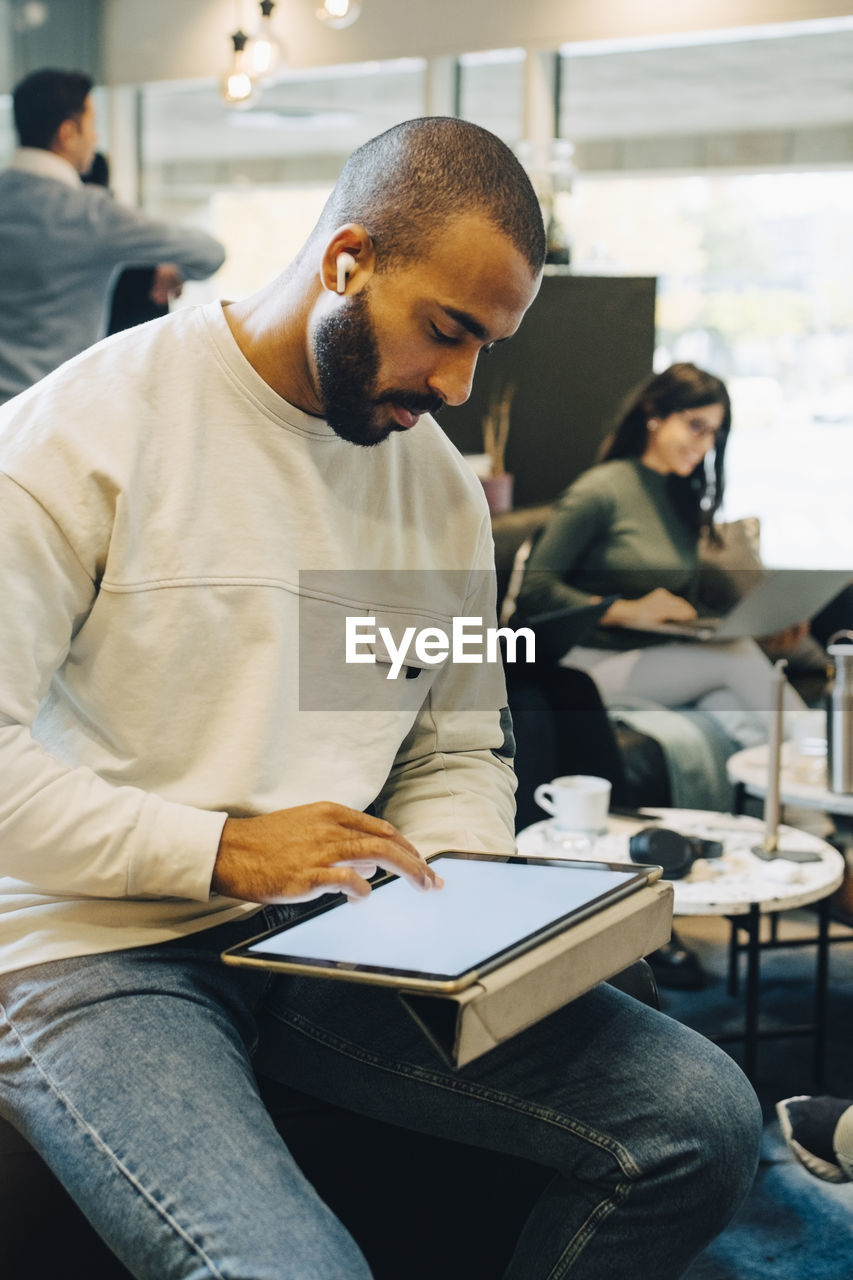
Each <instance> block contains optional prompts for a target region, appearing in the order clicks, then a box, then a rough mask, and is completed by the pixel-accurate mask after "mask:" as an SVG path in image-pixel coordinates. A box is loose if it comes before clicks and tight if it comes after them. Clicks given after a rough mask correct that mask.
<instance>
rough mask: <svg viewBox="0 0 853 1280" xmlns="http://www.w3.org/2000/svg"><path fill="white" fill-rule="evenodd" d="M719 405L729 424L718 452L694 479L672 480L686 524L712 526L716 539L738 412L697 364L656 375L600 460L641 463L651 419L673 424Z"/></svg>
mask: <svg viewBox="0 0 853 1280" xmlns="http://www.w3.org/2000/svg"><path fill="white" fill-rule="evenodd" d="M709 404H719V405H722V408H723V421H722V424H721V426H720V429H719V431H718V432H717V437H716V441H715V444H714V448H713V451H711V452H709V453H708V454H707V455H706V457H705V458H703V459H702V461H701V462H700V463H699V465H698V466H697V467H696V469H695V470H694V471H692V472H691V474H690V475H689V476H670V477H669V484H670V489H671V492H672V497H673V501H674V503H675V506H676V508H677V510H678V512H679V513H680V515H681V517H682V519H683V520H684V521H685V523H686V524H688V525H690V527H691V528H695V529H696V530H697V531H698V530H699V529H701V528H702V527H703V526H706V527H707V529H708V531H709V533H710V535H711V537H712V538H714V537H715V536H716V535H715V532H714V515H715V513H716V512H717V511H718V510H719V507H720V504H721V503H722V501H723V490H724V487H725V457H726V443H727V441H728V438H729V431H730V429H731V425H732V407H731V402H730V400H729V393H728V391H727V390H726V384H725V383H724V382H722V381H721V379H720V378H717V377H715V376H714V374H713V373H706V372H705V370H704V369H697V367H696V365H695V364H687V363H682V364H672V365H670V366H669V368H668V369H665V370H664V371H663V373H657V374H652V376H651V377H650V378H647V379H646V381H645V382H643V383H642V384H641V385H640V386H639V387H637V388H636V390H635V391H632V392H631V394H630V395H629V396H628V399H627V400H626V401H625V402H624V404H623V405H622V408H621V410H620V411H619V414H618V416H617V419H616V425H615V427H614V428H613V430H612V431H611V432H610V434H609V435H608V437H607V439H606V440H605V442H604V444H603V446H602V449H601V454H600V460H601V461H602V462H603V461H606V460H607V459H609V458H639V457H641V456H642V454H643V453H645V450H646V444H647V442H648V438H649V428H648V423H649V419H650V418H668V417H669V415H670V414H671V413H681V412H682V411H683V410H685V409H700V408H702V407H703V406H705V405H709Z"/></svg>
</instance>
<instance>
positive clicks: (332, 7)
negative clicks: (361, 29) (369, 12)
mask: <svg viewBox="0 0 853 1280" xmlns="http://www.w3.org/2000/svg"><path fill="white" fill-rule="evenodd" d="M360 13H361V0H322V3H321V4H320V5H319V7H318V9H317V17H318V18H319V19H320V21H321V22H324V23H325V24H326V26H327V27H336V28H341V27H350V26H352V24H353V23H354V22H355V20H356V18H357V17H358V15H359V14H360Z"/></svg>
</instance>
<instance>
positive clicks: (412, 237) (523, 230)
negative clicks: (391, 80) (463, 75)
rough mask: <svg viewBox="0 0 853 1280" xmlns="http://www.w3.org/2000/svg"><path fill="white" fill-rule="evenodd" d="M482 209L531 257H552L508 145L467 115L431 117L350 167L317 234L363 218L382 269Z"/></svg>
mask: <svg viewBox="0 0 853 1280" xmlns="http://www.w3.org/2000/svg"><path fill="white" fill-rule="evenodd" d="M470 213H480V214H482V215H483V216H484V217H485V218H487V219H488V220H489V221H490V222H492V223H493V224H494V225H495V226H496V227H497V229H498V230H499V231H502V232H503V233H504V234H505V235H506V236H507V237H508V238H509V239H510V240H511V241H512V243H513V244H514V245H515V247H516V248H517V249H518V250H519V252H520V253H521V254H523V256H524V257H525V258H526V259H527V261H528V262H529V263H530V266H531V270H532V271H533V273H534V274H535V273H537V272H539V271H540V270H541V268H542V264H543V263H544V261H545V229H544V226H543V222H542V211H541V209H540V206H539V201H538V200H537V198H536V193H535V191H534V190H533V187H532V185H531V182H530V179H529V178H528V176H527V174H526V173H525V171H524V169H523V168H522V166H521V164H520V163H519V161H518V160H517V158H516V157H515V156H514V155H513V153H512V151H510V149H509V147H508V146H507V145H506V144H505V143H504V142H501V140H500V138H496V137H495V135H494V134H493V133H489V132H488V131H487V130H486V129H481V128H480V126H479V125H475V124H471V122H470V121H468V120H457V119H455V118H454V117H450V116H428V117H425V118H423V119H419V120H407V121H405V122H404V123H403V124H398V125H395V126H394V127H393V128H392V129H388V130H387V131H386V132H385V133H381V134H380V135H379V136H378V137H377V138H372V139H371V141H370V142H366V143H365V144H364V146H362V147H359V149H358V150H357V151H355V152H354V153H353V154H352V155H351V156H350V158H349V160H348V161H347V162H346V164H345V165H344V168H343V170H342V171H341V175H340V177H339V178H338V181H337V183H336V185H335V189H334V191H333V192H332V194H331V196H330V197H329V200H328V202H327V204H326V207H325V208H324V210H323V213H322V214H321V216H320V221H319V223H318V224H317V232H318V233H323V234H328V233H330V232H331V231H333V230H334V229H335V228H336V227H339V226H341V225H342V224H343V223H345V222H358V223H360V224H361V225H362V226H364V227H365V228H366V229H367V231H368V232H369V233H370V236H371V238H372V240H373V243H374V246H375V248H376V256H377V270H378V271H383V270H386V269H387V268H388V267H389V266H392V265H399V261H400V259H402V258H406V257H408V258H414V257H415V256H416V255H417V254H418V253H423V252H424V250H425V248H426V246H427V244H428V243H429V240H430V238H431V237H432V236H434V235H435V234H437V233H438V232H439V231H440V230H441V229H442V227H443V226H445V225H446V224H447V222H448V221H450V220H451V219H453V218H455V217H458V216H459V215H460V214H470Z"/></svg>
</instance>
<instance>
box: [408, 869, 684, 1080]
mask: <svg viewBox="0 0 853 1280" xmlns="http://www.w3.org/2000/svg"><path fill="white" fill-rule="evenodd" d="M672 901H673V887H672V885H671V884H670V883H669V882H667V881H661V880H658V881H657V882H656V883H654V884H651V885H647V886H646V887H645V888H643V889H638V890H637V891H636V892H635V893H631V894H629V895H628V896H627V897H626V898H622V899H621V900H620V901H619V902H614V903H613V905H612V906H609V907H605V908H604V909H603V910H601V911H598V912H596V914H595V915H593V916H590V917H589V918H588V919H586V920H581V921H580V922H579V923H578V924H575V925H572V927H571V928H570V929H567V930H566V931H565V932H564V933H562V934H559V935H558V936H557V937H556V938H549V939H548V941H547V942H543V943H542V944H541V945H540V946H538V947H536V948H534V949H533V950H532V951H528V952H527V953H526V954H525V955H523V956H519V957H517V959H515V960H511V961H510V962H509V963H508V964H505V965H501V966H500V968H498V969H495V970H494V971H493V972H492V973H489V974H486V975H484V976H483V977H482V978H480V980H479V981H478V982H476V983H475V984H474V985H473V986H471V987H468V988H467V989H466V990H465V991H461V992H458V993H457V994H455V995H423V994H420V993H417V992H407V991H405V990H403V991H400V992H399V993H398V994H399V999H400V1000H401V1001H402V1002H403V1004H404V1006H405V1007H406V1009H407V1010H408V1012H409V1013H410V1014H411V1015H412V1017H413V1018H414V1019H415V1021H416V1022H417V1023H418V1025H419V1026H420V1027H421V1029H422V1030H423V1031H424V1032H425V1033H426V1035H427V1036H428V1037H429V1039H430V1040H431V1041H432V1043H433V1045H434V1046H435V1048H436V1049H437V1050H438V1052H439V1053H440V1054H441V1056H442V1057H443V1058H444V1059H445V1061H447V1062H449V1063H450V1065H451V1066H453V1067H464V1066H465V1065H466V1063H468V1062H472V1061H473V1060H474V1059H475V1058H479V1057H480V1055H481V1054H484V1053H487V1052H488V1050H489V1049H494V1048H496V1047H497V1045H499V1044H502V1043H503V1042H504V1041H505V1040H509V1039H510V1038H511V1037H512V1036H514V1035H516V1034H517V1033H518V1032H519V1031H523V1030H525V1028H526V1027H530V1026H532V1025H533V1024H534V1023H535V1022H539V1021H540V1019H542V1018H545V1017H547V1016H548V1014H549V1013H554V1012H555V1011H556V1010H557V1009H560V1008H562V1007H563V1005H565V1004H568V1003H569V1002H570V1001H571V1000H575V999H576V998H577V997H578V996H581V995H583V994H584V992H585V991H589V990H590V988H592V987H594V986H597V985H598V983H599V982H605V981H606V980H607V979H608V978H612V977H613V975H614V974H615V973H619V972H620V971H621V970H622V969H626V968H627V967H628V965H630V964H633V963H634V961H635V960H639V959H640V958H641V957H642V956H645V955H648V954H649V953H650V952H651V951H656V950H657V948H658V947H662V946H663V945H664V943H665V942H667V941H668V940H669V936H670V933H671V931H672Z"/></svg>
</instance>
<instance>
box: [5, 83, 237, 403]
mask: <svg viewBox="0 0 853 1280" xmlns="http://www.w3.org/2000/svg"><path fill="white" fill-rule="evenodd" d="M91 89H92V81H91V79H90V78H89V77H88V76H86V75H83V74H82V73H80V72H76V71H58V70H52V69H50V68H46V69H44V70H41V71H34V72H32V74H31V75H28V76H26V77H25V78H24V79H23V80H22V81H21V82H20V83H19V84H18V85H17V87H16V88H15V91H14V94H13V103H14V115H15V128H16V130H17V133H18V138H19V142H20V146H19V148H18V150H17V151H16V152H15V155H14V157H13V159H12V163H11V165H10V166H9V168H8V169H6V170H5V171H4V172H3V173H0V404H2V403H3V402H5V401H6V400H10V399H11V398H12V396H14V395H17V394H18V392H20V391H24V390H25V389H26V388H27V387H29V386H32V384H33V383H34V382H38V381H39V379H40V378H43V377H44V376H45V374H47V373H50V372H51V371H52V370H53V369H56V368H57V367H58V366H59V365H60V364H62V363H63V362H64V361H65V360H68V359H70V358H71V357H72V356H76V355H78V354H79V353H80V352H81V351H84V350H85V349H86V347H89V346H91V345H92V343H94V342H96V341H97V340H98V339H99V338H101V337H103V336H104V334H105V332H106V315H107V304H108V301H109V294H110V286H111V283H112V281H113V277H114V275H115V274H116V271H117V268H118V267H120V266H124V265H128V264H137V265H144V266H151V265H153V264H157V263H163V264H170V265H172V266H173V267H174V269H175V271H176V273H178V274H177V275H174V274H173V278H175V279H177V280H180V278H181V277H183V278H186V279H190V280H201V279H204V278H205V277H207V276H210V275H212V274H213V272H214V271H216V270H217V269H218V268H219V267H220V266H221V265H222V262H223V261H224V258H225V251H224V249H223V247H222V245H221V244H220V243H219V241H218V240H214V239H213V237H212V236H209V235H207V234H206V233H205V232H203V231H199V230H196V229H193V228H190V227H182V226H177V225H172V224H170V223H167V222H160V221H157V220H155V219H152V218H148V217H146V216H145V215H144V214H142V213H140V212H139V211H138V210H135V209H129V208H127V207H126V206H123V205H121V204H119V203H118V202H117V201H116V200H114V199H113V198H112V197H111V196H110V194H109V193H108V192H107V191H106V190H104V189H103V188H101V187H98V186H91V185H89V186H87V185H84V183H83V182H82V179H81V175H82V174H84V173H86V172H87V170H88V169H89V168H90V167H91V164H92V160H93V158H94V155H95V147H96V143H97V130H96V122H95V108H94V105H93V103H92V98H91V96H90V95H91Z"/></svg>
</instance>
